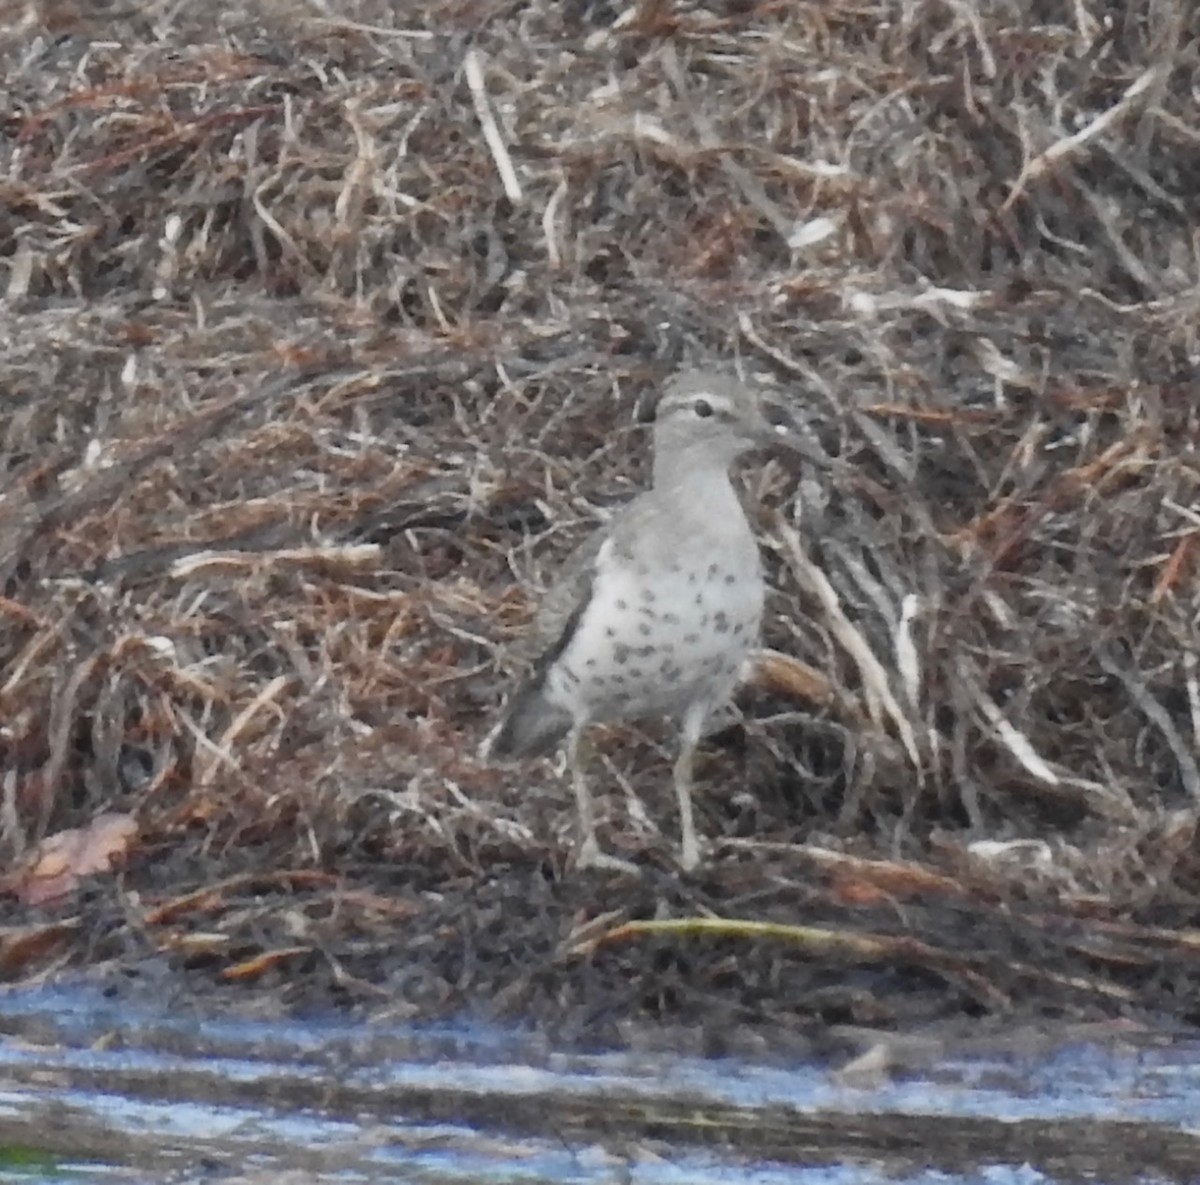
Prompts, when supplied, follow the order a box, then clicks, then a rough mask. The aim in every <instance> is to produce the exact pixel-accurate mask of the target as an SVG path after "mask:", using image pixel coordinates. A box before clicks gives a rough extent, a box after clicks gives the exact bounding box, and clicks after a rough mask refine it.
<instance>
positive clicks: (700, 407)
mask: <svg viewBox="0 0 1200 1185" xmlns="http://www.w3.org/2000/svg"><path fill="white" fill-rule="evenodd" d="M692 411H694V412H695V413H696V415H698V416H699V417H700V418H701V419H702V420H707V419H708V417H709V416H711V415H712V414H713V405H712V404H711V403H709V401H708V400H707V399H697V400H696V402H695V403H693V404H692Z"/></svg>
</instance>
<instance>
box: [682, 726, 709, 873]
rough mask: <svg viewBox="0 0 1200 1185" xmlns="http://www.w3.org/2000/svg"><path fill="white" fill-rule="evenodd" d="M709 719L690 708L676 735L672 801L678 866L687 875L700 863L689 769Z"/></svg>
mask: <svg viewBox="0 0 1200 1185" xmlns="http://www.w3.org/2000/svg"><path fill="white" fill-rule="evenodd" d="M707 715H708V712H707V710H706V705H704V704H699V705H696V706H694V707H692V708H690V709H689V710H688V712H687V715H685V716H684V718H683V727H682V728H681V729H680V733H679V757H678V758H677V760H676V762H675V797H676V798H677V799H678V800H679V834H680V840H681V845H680V853H679V866H680V868H682V869H683V870H684V871H685V872H690V871H691V870H692V869H693V868H695V867H696V865H698V864H699V863H700V840H699V838H698V837H697V835H696V821H695V819H694V818H693V815H692V766H693V765H694V763H695V760H696V746H697V745H698V744H699V743H700V735H701V733H702V732H703V731H704V719H705V717H706V716H707Z"/></svg>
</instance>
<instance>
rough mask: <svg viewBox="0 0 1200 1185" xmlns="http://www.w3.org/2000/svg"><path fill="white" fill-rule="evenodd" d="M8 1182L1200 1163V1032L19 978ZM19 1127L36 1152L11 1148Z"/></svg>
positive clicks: (1061, 1176)
mask: <svg viewBox="0 0 1200 1185" xmlns="http://www.w3.org/2000/svg"><path fill="white" fill-rule="evenodd" d="M0 1032H3V1033H4V1034H5V1038H4V1040H3V1042H2V1043H0V1181H18V1180H19V1181H22V1182H30V1181H75V1182H100V1181H104V1182H114V1181H117V1182H125V1181H143V1180H145V1181H160V1180H164V1179H165V1178H166V1177H168V1176H169V1177H170V1179H171V1180H172V1181H173V1182H181V1183H186V1182H191V1181H196V1182H199V1181H202V1180H203V1181H210V1180H212V1179H213V1178H214V1175H216V1176H217V1177H218V1178H219V1179H220V1180H222V1181H238V1180H259V1181H261V1180H273V1181H279V1180H284V1181H286V1180H288V1179H289V1174H290V1175H291V1179H293V1180H296V1181H300V1180H303V1181H329V1182H348V1183H349V1182H354V1183H358V1182H374V1181H401V1182H422V1183H425V1182H427V1183H430V1185H454V1183H466V1182H488V1183H491V1182H495V1183H501V1182H528V1183H534V1185H536V1183H540V1182H579V1183H580V1185H592V1183H600V1182H613V1183H615V1182H629V1183H638V1185H642V1183H644V1185H659V1183H663V1185H668V1183H670V1185H674V1183H677V1182H678V1183H683V1182H687V1183H691V1185H709V1183H713V1185H715V1183H717V1182H721V1183H727V1182H730V1181H738V1182H749V1183H754V1185H774V1183H775V1182H785V1181H786V1182H798V1183H800V1185H818V1183H820V1185H883V1183H884V1182H888V1183H890V1185H897V1183H899V1185H934V1183H937V1185H956V1183H960V1185H968V1183H970V1185H976V1183H980V1182H984V1183H987V1185H1042V1183H1051V1182H1075V1181H1093V1182H1111V1183H1113V1185H1116V1183H1118V1182H1135V1181H1136V1182H1144V1183H1145V1185H1153V1183H1154V1182H1165V1181H1200V1044H1198V1043H1193V1042H1180V1041H1174V1042H1171V1041H1167V1040H1165V1039H1163V1040H1160V1041H1147V1040H1145V1039H1140V1043H1136V1044H1135V1043H1134V1041H1133V1040H1132V1039H1128V1040H1122V1041H1121V1042H1120V1043H1119V1044H1116V1043H1109V1044H1106V1045H1089V1044H1076V1045H1071V1046H1065V1047H1060V1048H1058V1049H1056V1050H1054V1051H1053V1052H1050V1053H1044V1052H1043V1053H1029V1054H1027V1055H1019V1056H1018V1055H1015V1054H1008V1055H1004V1056H997V1055H990V1056H987V1055H982V1054H979V1055H971V1056H965V1055H957V1056H946V1055H944V1054H942V1055H939V1056H937V1057H936V1059H935V1060H933V1061H931V1064H929V1065H927V1066H925V1067H924V1068H922V1069H919V1070H908V1071H905V1072H904V1073H902V1074H898V1075H897V1076H894V1077H887V1076H881V1077H880V1078H879V1080H878V1081H872V1082H870V1083H869V1084H867V1085H860V1086H855V1085H849V1084H848V1083H846V1082H845V1081H843V1080H841V1079H839V1077H838V1076H837V1075H835V1074H831V1073H830V1072H829V1070H828V1069H826V1068H824V1067H818V1066H815V1065H811V1064H809V1065H805V1064H787V1063H785V1062H784V1061H782V1060H777V1061H775V1062H774V1063H772V1064H769V1065H764V1064H751V1063H749V1062H747V1061H740V1060H735V1059H728V1058H726V1059H702V1058H697V1057H692V1056H684V1055H678V1054H670V1053H661V1052H656V1053H654V1054H630V1053H622V1054H616V1053H607V1054H586V1053H568V1052H562V1051H557V1050H554V1049H552V1048H549V1047H548V1046H547V1045H546V1044H545V1042H544V1041H543V1040H542V1039H540V1038H538V1037H537V1036H536V1035H534V1034H532V1033H527V1032H521V1031H514V1030H509V1031H502V1030H499V1029H489V1028H486V1027H482V1026H479V1025H469V1024H464V1025H462V1026H458V1027H453V1026H436V1027H435V1026H413V1025H398V1024H386V1023H365V1022H360V1021H354V1020H351V1019H348V1018H345V1017H340V1016H337V1017H322V1018H317V1019H312V1020H306V1021H303V1022H301V1021H295V1020H292V1021H256V1020H247V1019H236V1018H231V1017H221V1016H202V1015H199V1014H196V1013H195V1012H190V1013H187V1014H181V1013H179V1012H172V1010H170V1009H169V1008H167V1007H159V1008H156V1007H153V1006H147V1005H145V1004H131V1003H130V1002H129V1001H128V1000H124V999H122V1000H119V1001H114V1000H111V999H108V998H106V997H105V996H104V995H103V994H102V993H100V992H98V991H95V990H88V989H84V988H62V987H58V988H46V989H41V990H37V991H29V990H20V991H18V990H10V991H8V992H4V993H0ZM14 1148H15V1149H17V1150H18V1152H19V1162H18V1163H13V1162H12V1159H11V1155H12V1154H11V1153H10V1158H9V1159H5V1149H14Z"/></svg>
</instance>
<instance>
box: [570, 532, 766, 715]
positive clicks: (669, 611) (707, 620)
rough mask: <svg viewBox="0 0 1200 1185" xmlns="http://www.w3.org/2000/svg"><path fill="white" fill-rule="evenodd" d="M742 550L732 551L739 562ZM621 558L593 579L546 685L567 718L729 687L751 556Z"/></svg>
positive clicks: (749, 607)
mask: <svg viewBox="0 0 1200 1185" xmlns="http://www.w3.org/2000/svg"><path fill="white" fill-rule="evenodd" d="M745 558H746V557H742V559H743V561H744V560H745ZM752 558H753V567H752V568H751V569H748V568H747V566H746V563H745V562H743V563H741V564H739V563H737V562H736V561H734V560H730V559H726V560H724V561H721V560H715V561H714V560H706V561H705V562H703V563H693V564H688V563H686V562H684V561H674V562H668V563H667V564H665V565H661V564H658V565H655V566H654V568H653V570H651V568H650V567H649V566H646V565H636V564H629V565H627V566H621V567H617V568H613V569H610V570H609V571H607V572H605V573H604V574H603V576H602V577H601V578H599V579H598V580H597V581H596V585H595V587H594V589H593V595H592V598H591V600H590V602H589V604H588V607H587V608H586V610H585V611H584V613H583V614H582V616H581V618H580V620H579V623H578V625H577V627H576V629H575V633H574V635H573V637H572V638H571V640H570V641H569V642H568V644H567V645H566V646H565V647H564V649H563V652H562V654H561V655H560V656H559V658H558V660H557V662H556V663H555V664H554V668H553V669H552V670H551V671H550V672H548V678H547V685H548V690H549V692H550V694H551V695H552V696H553V698H554V699H555V700H556V701H558V702H559V703H561V704H562V705H563V707H565V708H567V709H568V710H569V711H570V712H571V714H572V715H573V716H574V717H575V718H576V719H580V718H585V719H589V720H597V721H603V720H620V719H636V718H639V717H647V716H660V715H661V716H680V715H682V714H683V713H684V712H686V711H687V710H688V709H689V708H691V707H692V706H693V705H694V704H697V703H699V702H703V703H705V704H707V705H708V706H709V707H710V708H711V707H714V706H716V705H717V704H718V703H720V702H722V701H723V700H725V699H727V698H728V697H729V696H730V695H731V694H732V692H733V689H734V688H735V687H736V685H737V682H738V679H739V677H740V673H741V668H742V664H743V662H744V660H745V658H746V655H747V654H748V652H749V651H750V650H751V648H752V647H754V646H755V645H756V644H757V640H758V633H759V626H760V623H761V619H762V606H763V602H762V583H761V580H760V579H759V577H758V567H757V565H758V555H757V552H755V553H754V555H753V557H752Z"/></svg>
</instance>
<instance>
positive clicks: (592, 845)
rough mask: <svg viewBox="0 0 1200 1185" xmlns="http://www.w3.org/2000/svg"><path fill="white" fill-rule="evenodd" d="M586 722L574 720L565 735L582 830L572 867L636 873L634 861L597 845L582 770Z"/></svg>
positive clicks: (593, 816) (589, 795) (588, 795)
mask: <svg viewBox="0 0 1200 1185" xmlns="http://www.w3.org/2000/svg"><path fill="white" fill-rule="evenodd" d="M586 727H587V726H586V724H577V725H575V727H574V728H572V729H571V734H570V736H569V737H568V738H567V762H568V764H569V765H570V767H571V785H572V787H573V788H574V790H575V806H576V809H577V810H578V811H579V830H580V833H581V837H580V843H579V851H578V853H577V854H576V857H575V867H576V868H577V869H579V868H604V869H608V870H609V871H611V872H628V873H632V874H633V875H635V876H636V875H638V873H639V870H638V867H637V865H636V864H630V863H629V861H628V860H621V859H619V858H618V857H617V856H610V855H609V854H608V853H607V852H604V851H602V850H601V848H600V844H599V841H598V840H597V839H596V813H595V808H594V805H593V803H592V793H591V791H590V790H589V789H588V784H587V778H586V777H585V776H584V772H583V756H584V754H583V750H584V735H583V734H584V730H585V728H586Z"/></svg>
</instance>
